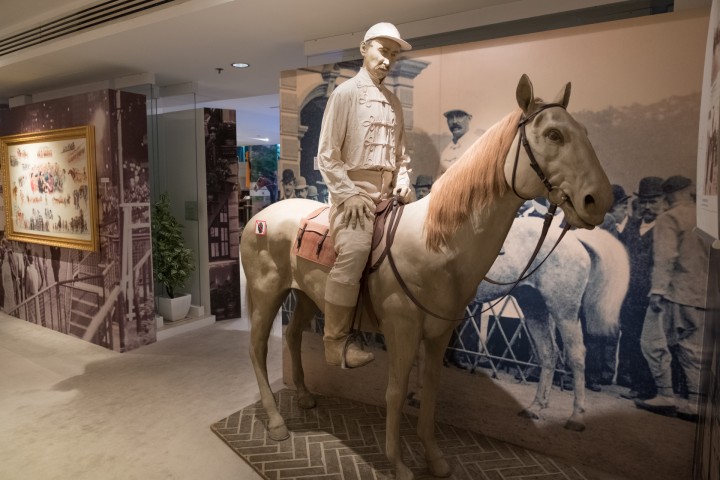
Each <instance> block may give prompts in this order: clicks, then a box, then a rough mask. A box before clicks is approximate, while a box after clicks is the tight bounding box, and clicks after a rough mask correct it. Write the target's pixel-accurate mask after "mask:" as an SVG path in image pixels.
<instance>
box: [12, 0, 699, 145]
mask: <svg viewBox="0 0 720 480" xmlns="http://www.w3.org/2000/svg"><path fill="white" fill-rule="evenodd" d="M100 3H103V2H102V1H100V0H92V1H90V0H67V1H63V2H57V0H2V15H1V16H0V40H2V39H5V38H7V37H9V36H11V35H14V34H17V33H19V32H22V31H25V30H28V29H32V28H37V27H39V26H40V25H42V24H44V23H47V22H49V21H52V20H55V19H57V18H59V17H62V16H64V15H67V14H69V13H74V12H76V11H78V10H81V9H83V8H84V7H88V6H92V5H96V4H100ZM111 3H118V2H111ZM119 3H122V2H119ZM125 3H132V1H131V0H128V2H125ZM629 3H635V4H637V3H638V2H637V0H635V1H625V2H619V1H617V0H615V1H608V0H605V1H603V0H553V1H547V0H543V1H542V2H541V1H539V0H392V1H388V0H362V1H355V2H345V1H337V0H335V1H330V0H284V1H278V0H276V1H272V0H265V1H248V0H245V1H242V0H175V1H174V2H169V3H166V4H165V5H164V6H159V7H156V8H154V9H151V10H148V11H146V12H145V13H142V14H138V15H134V16H130V17H126V18H124V19H121V20H117V21H114V22H110V23H107V24H103V25H100V26H97V27H95V28H93V29H90V30H86V31H82V32H80V33H74V34H71V35H67V36H65V37H62V38H60V39H57V40H54V41H52V42H47V43H43V44H40V45H37V46H33V47H29V48H26V49H23V50H20V51H17V52H14V53H10V54H7V55H3V56H0V100H2V99H7V100H8V101H9V102H10V106H13V104H22V103H24V102H28V101H38V100H42V99H47V98H53V97H57V96H64V95H67V94H72V93H77V92H79V91H82V89H85V91H87V89H89V88H92V87H93V86H96V85H108V86H109V88H121V87H125V86H133V85H132V84H133V83H135V84H143V83H151V84H154V85H156V86H158V87H159V91H160V95H161V96H163V98H164V99H165V100H166V101H167V102H170V98H171V96H172V95H173V93H178V92H179V93H193V94H194V96H195V98H196V99H197V101H198V102H200V103H202V102H210V104H209V105H211V106H222V107H224V108H235V109H236V110H237V111H238V131H239V134H240V132H244V134H247V136H248V138H250V137H252V136H261V137H270V138H271V141H277V136H278V133H277V131H278V129H279V127H278V125H279V112H278V108H277V106H278V95H277V92H278V79H279V75H280V72H281V71H283V70H287V69H294V68H298V67H303V66H309V65H317V64H321V63H328V62H331V61H334V60H339V59H341V58H347V53H344V55H345V57H343V52H348V51H353V49H356V48H357V45H358V44H359V41H360V39H361V38H362V32H364V31H365V30H366V29H367V28H368V27H369V26H370V25H372V24H373V23H375V22H377V21H391V22H393V23H395V24H396V25H398V27H399V28H400V31H401V32H402V33H403V35H404V36H405V37H406V38H409V39H411V40H412V39H423V38H425V39H427V38H434V37H433V36H435V37H437V36H438V35H443V34H447V33H448V32H453V31H464V30H468V29H473V28H478V27H482V26H488V25H493V24H495V25H497V24H504V23H505V22H512V21H514V20H518V19H528V18H530V19H532V18H548V17H552V15H557V14H561V13H563V12H565V13H567V12H573V11H576V10H578V9H588V8H593V7H598V6H603V5H608V4H629ZM641 3H642V2H641ZM645 3H652V1H651V0H648V2H645ZM674 3H675V10H678V7H679V6H686V7H688V8H690V7H696V6H706V5H708V4H709V3H710V0H676V1H675V2H674ZM38 12H41V13H38ZM546 28H547V27H546ZM421 43H422V42H421ZM232 62H246V63H249V64H250V67H249V68H245V69H236V68H232V67H231V63H232ZM218 69H221V70H218ZM100 88H103V87H100ZM161 100H162V99H161ZM0 103H2V102H0ZM239 136H242V135H239ZM238 140H239V143H241V144H243V143H247V142H245V141H244V139H242V138H239V139H238ZM255 143H257V142H255Z"/></svg>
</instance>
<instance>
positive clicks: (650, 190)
mask: <svg viewBox="0 0 720 480" xmlns="http://www.w3.org/2000/svg"><path fill="white" fill-rule="evenodd" d="M662 181H663V180H662V178H660V177H645V178H643V179H641V180H640V184H639V186H638V191H637V192H635V196H636V197H637V199H638V202H637V206H638V207H637V209H638V215H636V216H633V218H630V219H628V221H627V225H626V226H625V228H624V229H623V232H622V233H621V234H620V236H619V239H620V241H621V242H623V244H624V245H625V247H626V248H627V252H628V258H629V260H630V284H629V286H628V291H627V295H626V296H625V300H624V301H623V305H622V308H621V310H620V332H621V335H620V343H619V346H618V372H617V375H618V380H617V383H618V384H619V385H622V386H624V387H628V388H629V389H630V390H629V391H628V392H626V393H622V394H621V396H622V397H624V398H650V397H652V396H654V395H655V382H654V381H653V378H652V375H651V373H650V369H649V368H648V365H647V361H645V357H644V356H643V354H642V350H641V349H640V334H641V333H642V328H643V322H644V318H645V311H646V310H647V306H648V302H649V297H648V295H649V294H650V275H651V274H652V269H653V233H654V227H655V219H656V218H657V216H658V215H659V214H660V213H661V212H662V209H663V206H664V203H663V202H664V200H663V192H662V188H661V186H662Z"/></svg>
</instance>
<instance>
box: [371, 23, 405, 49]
mask: <svg viewBox="0 0 720 480" xmlns="http://www.w3.org/2000/svg"><path fill="white" fill-rule="evenodd" d="M373 38H389V39H390V40H393V41H395V42H397V43H398V44H399V45H400V48H401V49H402V50H412V46H411V45H410V44H409V43H408V42H406V41H405V40H403V39H402V38H401V37H400V32H398V29H397V27H396V26H395V25H393V24H392V23H388V22H380V23H376V24H375V25H373V26H372V27H370V28H369V29H368V31H367V32H365V38H363V42H367V41H368V40H372V39H373Z"/></svg>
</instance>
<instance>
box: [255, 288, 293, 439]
mask: <svg viewBox="0 0 720 480" xmlns="http://www.w3.org/2000/svg"><path fill="white" fill-rule="evenodd" d="M286 295H287V291H286V290H284V291H282V292H279V293H270V292H266V291H263V292H259V291H255V292H254V293H251V291H250V290H248V300H249V302H248V306H249V314H250V326H251V327H250V359H251V360H252V364H253V369H254V370H255V376H256V377H257V381H258V387H259V389H260V398H261V400H262V405H263V408H264V409H265V413H267V415H268V417H269V421H268V427H267V428H268V434H269V435H270V438H271V439H273V440H276V441H280V440H285V439H286V438H288V437H289V436H290V433H289V432H288V429H287V427H286V426H285V421H284V420H283V418H282V416H281V415H280V412H279V411H278V408H277V404H276V403H275V397H274V396H273V392H272V389H271V388H270V382H269V381H268V373H267V353H268V337H270V330H271V329H272V325H273V320H274V319H275V314H276V313H277V311H278V310H279V309H280V305H282V302H283V299H284V298H285V296H286Z"/></svg>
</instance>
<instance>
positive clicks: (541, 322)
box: [520, 314, 558, 420]
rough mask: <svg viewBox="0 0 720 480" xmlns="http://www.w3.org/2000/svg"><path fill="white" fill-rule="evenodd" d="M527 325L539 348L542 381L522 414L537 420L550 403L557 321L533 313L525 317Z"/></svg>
mask: <svg viewBox="0 0 720 480" xmlns="http://www.w3.org/2000/svg"><path fill="white" fill-rule="evenodd" d="M525 325H526V326H527V328H528V331H529V332H530V335H531V336H532V339H533V343H534V344H535V348H536V349H537V354H538V357H539V358H538V361H539V362H540V381H539V382H538V386H537V390H536V392H535V399H534V400H533V402H532V403H531V404H530V406H529V407H527V408H526V409H525V410H523V411H521V412H520V415H521V416H524V417H528V418H532V419H535V420H537V419H539V418H540V411H542V410H543V409H545V408H547V406H548V405H549V403H550V389H551V388H552V379H553V375H554V374H555V365H556V362H557V357H558V347H557V342H556V341H555V323H554V322H551V321H550V318H549V316H547V315H540V316H539V318H538V317H537V316H536V315H534V314H531V315H528V316H526V317H525Z"/></svg>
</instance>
